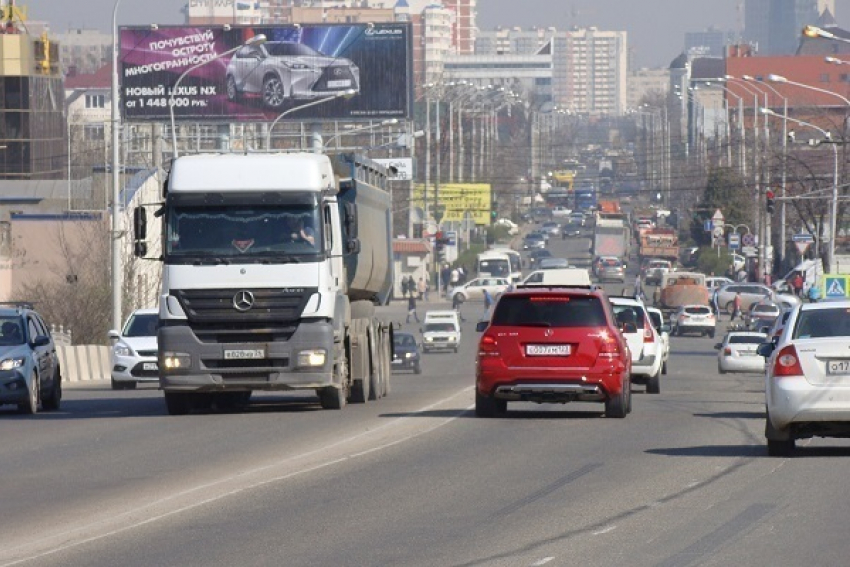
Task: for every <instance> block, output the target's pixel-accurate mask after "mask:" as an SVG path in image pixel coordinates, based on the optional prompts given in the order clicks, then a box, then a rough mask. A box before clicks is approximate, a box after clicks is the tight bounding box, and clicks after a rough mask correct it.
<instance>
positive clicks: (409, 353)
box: [404, 352, 414, 358]
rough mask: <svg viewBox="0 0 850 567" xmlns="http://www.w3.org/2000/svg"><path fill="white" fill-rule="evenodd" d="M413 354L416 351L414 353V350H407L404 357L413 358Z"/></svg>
mask: <svg viewBox="0 0 850 567" xmlns="http://www.w3.org/2000/svg"><path fill="white" fill-rule="evenodd" d="M413 355H414V353H412V352H406V353H405V354H404V358H413Z"/></svg>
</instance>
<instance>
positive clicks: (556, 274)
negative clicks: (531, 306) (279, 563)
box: [520, 268, 593, 287]
mask: <svg viewBox="0 0 850 567" xmlns="http://www.w3.org/2000/svg"><path fill="white" fill-rule="evenodd" d="M591 285H593V284H592V282H591V281H590V274H589V273H588V271H587V270H586V269H585V268H563V269H557V270H537V271H536V272H531V273H530V274H529V275H528V277H527V278H525V279H524V280H523V282H522V283H521V284H520V287H528V286H537V287H546V286H557V287H564V286H575V287H590V286H591Z"/></svg>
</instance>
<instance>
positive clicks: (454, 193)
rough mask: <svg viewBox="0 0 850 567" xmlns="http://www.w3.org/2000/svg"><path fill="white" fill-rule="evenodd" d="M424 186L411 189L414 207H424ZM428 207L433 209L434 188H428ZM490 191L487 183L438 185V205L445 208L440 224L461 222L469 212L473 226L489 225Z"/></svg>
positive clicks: (419, 185)
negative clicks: (473, 222)
mask: <svg viewBox="0 0 850 567" xmlns="http://www.w3.org/2000/svg"><path fill="white" fill-rule="evenodd" d="M424 187H425V186H424V185H422V184H417V185H415V186H414V188H413V202H412V206H414V207H424V205H425V201H424V199H423V192H424ZM427 196H428V206H429V208H433V207H434V187H433V186H430V187H428V195H427ZM490 196H491V191H490V184H489V183H447V184H445V185H440V195H439V201H438V203H439V204H440V205H442V206H443V207H445V212H444V214H443V218H442V220H441V222H462V221H463V215H464V213H465V212H466V211H469V213H470V215H471V218H472V219H473V220H474V221H475V224H485V225H489V224H490V207H491V200H490Z"/></svg>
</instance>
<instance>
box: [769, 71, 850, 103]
mask: <svg viewBox="0 0 850 567" xmlns="http://www.w3.org/2000/svg"><path fill="white" fill-rule="evenodd" d="M767 80H768V81H770V82H771V83H781V84H783V85H794V86H795V87H800V88H802V89H808V90H810V91H815V92H818V93H823V94H828V95H832V96H834V97H836V98H840V99H841V100H842V101H844V104H846V105H847V106H848V107H850V98H847V97H846V96H844V95H840V94H838V93H836V92H832V91H828V90H826V89H822V88H819V87H815V86H812V85H807V84H806V83H798V82H797V81H792V80H791V79H788V78H786V77H783V76H782V75H773V74H770V75H768V76H767Z"/></svg>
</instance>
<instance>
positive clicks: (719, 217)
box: [711, 209, 724, 221]
mask: <svg viewBox="0 0 850 567" xmlns="http://www.w3.org/2000/svg"><path fill="white" fill-rule="evenodd" d="M723 218H724V217H723V213H721V212H720V209H717V210H716V211H714V214H713V215H711V220H714V221H716V220H720V221H722V220H723Z"/></svg>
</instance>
